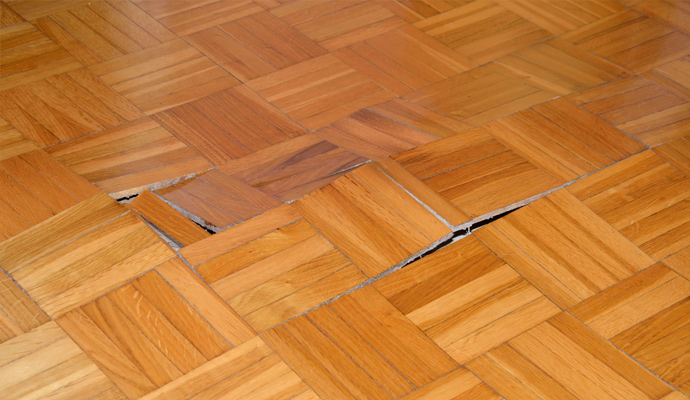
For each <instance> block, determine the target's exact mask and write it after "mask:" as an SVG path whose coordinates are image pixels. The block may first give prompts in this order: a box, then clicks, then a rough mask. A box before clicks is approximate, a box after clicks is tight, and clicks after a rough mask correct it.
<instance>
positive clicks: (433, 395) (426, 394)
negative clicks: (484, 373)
mask: <svg viewBox="0 0 690 400" xmlns="http://www.w3.org/2000/svg"><path fill="white" fill-rule="evenodd" d="M500 398H501V396H499V395H498V394H497V393H496V392H495V391H494V390H493V389H491V388H490V387H489V386H487V385H486V383H484V382H482V381H481V380H480V379H478V378H477V377H476V376H475V375H473V374H472V373H470V372H469V371H468V370H467V369H465V368H459V369H457V370H455V371H453V372H451V373H449V374H447V375H445V376H442V377H441V378H438V379H436V380H435V381H433V382H431V383H429V384H428V385H426V386H423V387H421V388H419V389H418V390H416V391H414V392H413V393H410V394H409V395H407V396H405V397H403V399H404V400H421V399H438V400H452V399H478V400H490V399H500Z"/></svg>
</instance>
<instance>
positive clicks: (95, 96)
mask: <svg viewBox="0 0 690 400" xmlns="http://www.w3.org/2000/svg"><path fill="white" fill-rule="evenodd" d="M2 96H3V100H2V101H1V102H2V103H1V105H0V115H1V116H2V117H4V118H5V119H6V120H7V121H8V122H10V123H11V124H12V125H14V126H15V128H16V129H17V130H19V131H20V132H21V133H23V134H24V136H26V137H27V138H29V139H31V140H32V141H33V142H34V143H35V144H36V145H38V146H40V147H43V146H48V145H52V144H56V143H61V142H64V141H67V140H70V139H74V138H77V137H80V136H83V135H86V134H89V133H93V132H97V131H100V130H103V129H106V128H110V127H113V126H116V125H120V124H122V123H124V122H128V121H132V120H135V119H137V118H141V117H143V116H144V114H143V113H142V112H141V111H139V110H138V109H137V108H136V107H134V106H133V105H132V104H131V103H129V102H128V101H127V100H126V99H125V98H123V97H122V96H120V95H119V94H118V93H117V92H115V91H114V90H113V89H111V88H110V87H109V86H107V85H106V84H105V83H103V82H102V81H101V80H100V79H98V78H97V77H96V76H94V75H93V74H92V73H91V72H89V71H88V70H87V69H80V70H76V71H72V72H70V73H68V74H63V75H58V76H54V77H52V78H48V79H46V80H43V81H39V82H35V83H31V84H29V85H25V86H21V87H17V88H14V89H11V90H8V91H5V92H3V93H2Z"/></svg>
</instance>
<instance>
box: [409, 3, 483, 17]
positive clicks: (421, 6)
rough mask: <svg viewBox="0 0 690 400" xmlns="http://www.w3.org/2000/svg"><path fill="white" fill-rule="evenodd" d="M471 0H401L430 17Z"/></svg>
mask: <svg viewBox="0 0 690 400" xmlns="http://www.w3.org/2000/svg"><path fill="white" fill-rule="evenodd" d="M470 1H471V0H440V1H439V0H401V1H400V3H402V4H403V5H404V6H405V7H407V8H409V9H411V10H412V11H414V12H415V13H417V14H419V15H420V16H422V17H425V18H429V17H433V16H434V15H436V14H440V13H442V12H444V11H448V10H452V9H453V8H454V7H460V6H461V5H463V3H469V2H470Z"/></svg>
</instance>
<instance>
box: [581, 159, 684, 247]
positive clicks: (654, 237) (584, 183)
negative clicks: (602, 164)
mask: <svg viewBox="0 0 690 400" xmlns="http://www.w3.org/2000/svg"><path fill="white" fill-rule="evenodd" d="M568 190H569V191H570V192H571V193H573V194H574V195H575V196H576V197H577V198H579V199H580V200H582V201H583V202H584V204H586V205H587V206H588V207H589V208H591V209H592V210H593V211H594V212H595V213H597V214H598V215H599V216H600V217H601V218H603V219H604V220H606V221H607V222H608V223H609V224H611V225H612V226H613V227H614V228H616V229H617V230H619V231H620V232H621V233H622V234H623V235H624V236H625V237H627V238H628V239H630V240H631V241H632V242H633V243H635V244H636V245H637V246H639V247H640V248H641V249H642V250H644V251H645V252H646V253H647V254H649V255H650V256H652V257H653V258H654V259H656V260H661V259H663V258H665V257H667V256H669V255H671V254H673V253H675V252H677V251H679V250H681V249H682V248H684V247H687V246H688V245H690V237H689V236H688V235H687V233H688V229H690V219H688V217H689V216H690V214H688V213H687V212H686V209H687V207H688V206H690V179H688V177H687V176H685V175H683V174H682V173H680V172H679V171H678V170H677V169H675V168H674V167H673V166H671V165H669V164H668V163H666V162H665V161H664V160H662V159H660V158H659V157H658V156H657V155H655V154H654V152H653V151H651V150H648V151H646V152H644V153H640V154H637V155H635V156H633V157H630V158H628V159H625V160H623V161H621V162H619V163H617V164H614V165H612V166H610V167H608V168H605V169H603V170H601V171H599V172H597V173H595V174H592V175H590V176H588V177H586V178H584V179H582V180H580V181H578V182H575V183H574V184H573V185H571V186H569V187H568Z"/></svg>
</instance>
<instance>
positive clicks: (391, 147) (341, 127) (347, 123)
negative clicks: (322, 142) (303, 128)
mask: <svg viewBox="0 0 690 400" xmlns="http://www.w3.org/2000/svg"><path fill="white" fill-rule="evenodd" d="M314 133H315V134H316V135H318V136H320V137H322V138H324V139H326V140H327V141H329V142H331V143H333V144H336V145H338V146H340V147H342V148H344V149H347V150H349V151H351V152H353V153H356V154H359V155H361V156H362V157H366V158H369V159H372V160H378V159H380V158H384V157H387V156H389V155H391V154H395V153H399V152H401V151H403V150H407V149H412V148H415V147H417V146H421V145H423V144H425V143H429V142H432V141H434V140H436V138H435V137H433V136H431V135H428V134H426V133H425V132H420V131H418V130H416V129H413V128H410V127H409V126H406V125H403V124H401V123H398V122H396V121H394V120H391V119H389V118H387V117H385V116H382V115H380V114H377V113H375V112H373V111H371V110H369V109H365V110H360V111H357V112H356V113H354V114H352V115H350V116H349V117H347V118H343V119H341V120H338V121H336V122H334V123H332V124H331V125H328V126H326V127H323V128H321V129H319V130H317V131H315V132H314Z"/></svg>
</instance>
